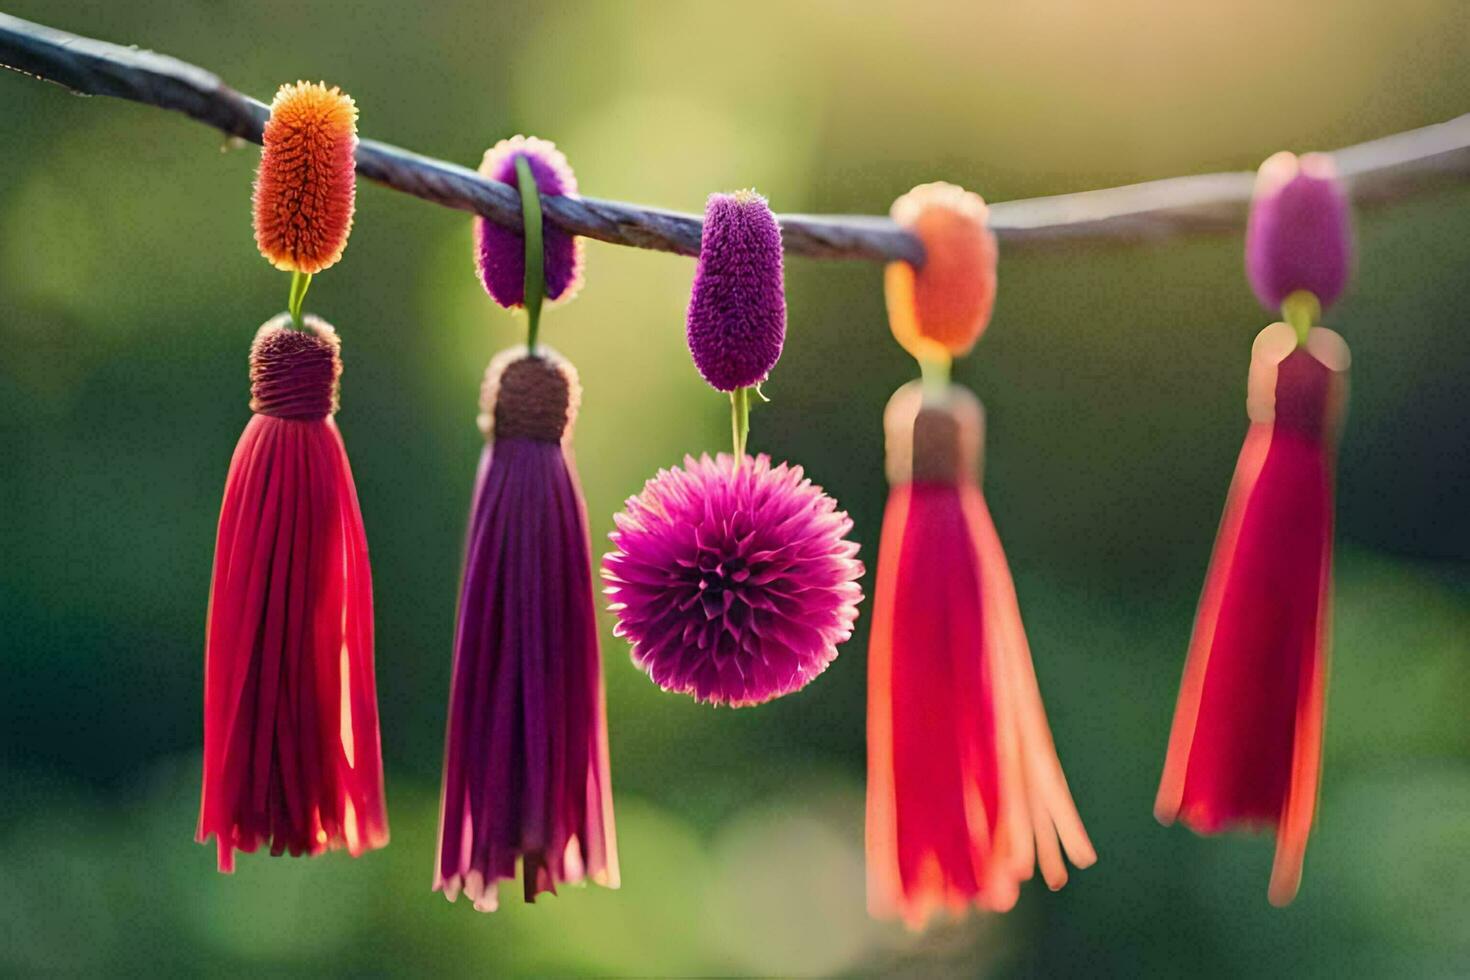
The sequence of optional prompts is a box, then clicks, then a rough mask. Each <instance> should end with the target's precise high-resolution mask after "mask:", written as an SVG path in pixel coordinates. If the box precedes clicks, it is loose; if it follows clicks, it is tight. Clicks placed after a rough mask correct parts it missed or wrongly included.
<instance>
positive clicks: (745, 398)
mask: <svg viewBox="0 0 1470 980" xmlns="http://www.w3.org/2000/svg"><path fill="white" fill-rule="evenodd" d="M730 432H731V434H732V435H733V436H734V437H735V466H736V467H737V468H738V467H739V466H740V464H741V462H742V461H744V459H745V442H746V440H747V439H748V438H749V436H750V389H749V388H736V389H735V390H734V391H732V392H730Z"/></svg>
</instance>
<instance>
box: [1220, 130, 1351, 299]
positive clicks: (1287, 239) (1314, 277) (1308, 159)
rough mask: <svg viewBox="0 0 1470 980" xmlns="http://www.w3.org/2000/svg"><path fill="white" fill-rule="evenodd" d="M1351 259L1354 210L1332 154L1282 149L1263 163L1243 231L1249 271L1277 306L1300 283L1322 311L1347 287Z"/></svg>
mask: <svg viewBox="0 0 1470 980" xmlns="http://www.w3.org/2000/svg"><path fill="white" fill-rule="evenodd" d="M1352 262H1353V227H1352V215H1351V213H1350V210H1349V207H1348V199H1347V193H1346V192H1345V191H1344V190H1343V186H1342V180H1341V179H1340V178H1339V177H1338V176H1337V166H1336V165H1335V164H1334V163H1333V162H1332V158H1331V157H1329V156H1327V155H1325V154H1322V153H1308V154H1306V155H1305V156H1303V157H1300V158H1298V157H1297V156H1295V155H1294V154H1291V153H1287V152H1285V151H1282V152H1281V153H1277V154H1275V155H1273V156H1271V157H1269V158H1267V160H1266V162H1265V163H1263V164H1261V169H1260V170H1259V171H1257V173H1256V189H1255V194H1254V196H1253V198H1252V200H1251V213H1250V221H1249V222H1248V224H1247V226H1246V231H1245V271H1246V275H1247V277H1249V279H1250V283H1251V288H1252V289H1253V290H1255V293H1256V298H1257V299H1259V300H1260V301H1261V305H1262V306H1264V307H1266V309H1268V310H1270V311H1272V312H1273V313H1274V312H1276V311H1278V310H1280V309H1281V303H1282V300H1284V299H1286V297H1287V296H1289V295H1291V294H1292V293H1294V292H1296V291H1298V290H1305V291H1307V292H1309V293H1311V294H1312V295H1314V296H1315V297H1316V298H1317V302H1319V303H1321V304H1322V308H1323V309H1324V310H1325V309H1327V308H1328V307H1329V306H1331V305H1332V304H1333V302H1335V301H1336V300H1337V298H1338V296H1340V295H1341V294H1342V290H1343V287H1344V286H1346V285H1347V280H1348V275H1349V273H1350V272H1351V268H1352Z"/></svg>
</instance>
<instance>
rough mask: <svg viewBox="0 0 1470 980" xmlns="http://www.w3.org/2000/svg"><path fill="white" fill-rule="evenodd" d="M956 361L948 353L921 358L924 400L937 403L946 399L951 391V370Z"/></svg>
mask: <svg viewBox="0 0 1470 980" xmlns="http://www.w3.org/2000/svg"><path fill="white" fill-rule="evenodd" d="M953 363H954V359H953V358H952V357H950V356H949V352H948V351H937V352H935V353H933V354H930V355H928V356H926V357H921V358H919V372H920V374H921V375H922V377H923V385H924V400H925V401H928V402H937V401H942V400H943V399H944V395H945V392H947V391H948V390H949V369H950V366H951V365H952V364H953Z"/></svg>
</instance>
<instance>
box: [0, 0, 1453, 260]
mask: <svg viewBox="0 0 1470 980" xmlns="http://www.w3.org/2000/svg"><path fill="white" fill-rule="evenodd" d="M0 66H4V67H6V68H11V69H13V70H15V71H18V72H22V73H24V74H28V75H31V76H33V77H35V78H39V79H43V80H45V81H51V82H56V83H58V84H60V85H63V86H65V87H66V88H68V89H70V90H71V91H73V92H76V93H79V94H83V95H110V96H113V97H115V98H120V99H130V100H132V101H134V102H141V103H144V104H145V105H152V106H157V107H159V108H161V109H171V110H173V111H175V112H182V113H184V114H185V115H188V116H190V117H191V118H193V119H197V120H199V121H200V122H202V123H205V124H206V125H209V126H213V127H214V128H216V129H219V130H221V131H223V132H225V133H228V134H229V135H231V136H236V137H239V138H241V139H246V140H249V141H251V142H253V143H259V142H260V139H261V127H262V126H263V125H264V123H265V120H266V117H267V116H268V115H269V112H268V110H267V108H266V106H265V105H263V104H262V103H260V102H257V101H256V100H255V99H252V98H250V97H249V96H246V95H242V94H240V93H239V92H236V91H235V90H234V89H232V88H230V87H229V86H227V85H225V84H224V82H222V81H220V79H219V78H218V77H217V76H215V75H213V74H211V73H210V72H207V71H205V70H204V69H202V68H199V67H197V66H195V65H191V64H188V63H187V62H183V61H179V60H178V59H176V58H170V57H168V56H166V55H160V54H154V53H153V52H151V51H142V50H138V49H135V48H128V47H122V46H120V45H116V44H110V43H108V42H106V41H98V40H94V39H92V38H86V37H81V36H79V35H76V34H69V33H67V32H66V31H60V30H56V29H54V28H50V27H45V26H43V25H40V24H33V23H31V22H29V21H25V20H21V19H20V18H18V17H11V16H9V15H7V14H0ZM1332 156H1333V157H1334V158H1335V159H1336V161H1337V165H1338V169H1339V170H1340V171H1341V173H1342V175H1343V177H1344V179H1345V180H1346V181H1347V184H1348V189H1349V193H1350V194H1351V195H1352V197H1353V199H1354V201H1355V202H1356V203H1358V204H1378V203H1383V202H1387V201H1394V200H1398V199H1401V198H1404V197H1408V196H1411V195H1413V194H1417V193H1422V192H1423V191H1425V190H1426V189H1428V188H1430V187H1432V186H1434V185H1435V184H1438V183H1442V182H1445V181H1456V182H1458V181H1463V180H1464V179H1465V178H1466V177H1467V176H1470V114H1467V115H1463V116H1460V117H1458V118H1456V119H1452V120H1450V121H1449V122H1445V123H1440V124H1439V125H1435V126H1426V127H1424V128H1423V129H1415V130H1410V131H1408V132H1404V133H1398V134H1396V135H1393V136H1388V137H1385V138H1384V139H1379V140H1374V141H1372V142H1369V143H1360V144H1358V145H1357V146H1350V147H1347V148H1345V149H1342V150H1338V151H1336V152H1335V153H1333V154H1332ZM357 171H358V173H359V174H361V175H362V176H364V177H366V178H368V179H369V180H373V181H376V182H378V183H380V184H384V185H386V186H388V187H391V188H393V189H394V190H399V191H403V192H405V193H407V194H412V195H414V196H415V197H421V198H423V199H424V200H427V201H433V202H435V203H436V204H442V205H445V206H446V207H452V208H458V209H460V210H462V211H472V212H474V213H476V214H480V215H483V216H485V217H486V218H489V219H490V220H491V221H494V222H496V223H498V224H501V225H504V226H506V227H507V228H512V229H516V230H519V229H520V227H521V204H520V198H519V196H518V195H517V193H516V191H515V190H514V189H513V188H511V187H509V186H507V185H505V184H501V183H498V182H496V181H493V180H489V179H487V178H485V177H482V176H480V175H479V174H478V173H476V172H475V171H473V170H471V169H469V168H468V167H461V166H459V165H458V164H454V163H449V162H447V161H444V160H436V159H434V158H432V157H426V156H420V155H419V154H417V153H413V152H410V151H408V150H403V149H399V148H398V147H396V146H391V145H389V144H387V143H379V142H377V141H376V140H368V139H365V140H362V141H361V143H360V144H359V146H358V150H357ZM1253 181H1254V174H1252V173H1250V172H1248V171H1238V172H1233V173H1216V174H1201V175H1198V176H1193V177H1174V178H1170V179H1168V180H1153V181H1148V182H1146V183H1141V184H1129V185H1127V186H1124V187H1112V188H1108V189H1106V190H1096V191H1085V192H1082V193H1079V194H1062V195H1058V196H1055V197H1041V198H1033V199H1031V200H1024V201H1006V202H1002V203H1000V204H992V205H991V208H990V223H991V227H992V228H993V229H994V230H995V232H996V234H997V235H998V236H999V237H1000V238H1001V239H1002V240H1004V241H1006V242H1007V243H1015V244H1022V245H1031V244H1035V245H1044V244H1047V243H1051V242H1063V241H1086V240H1107V241H1148V240H1157V239H1163V238H1167V237H1170V236H1174V235H1181V234H1187V233H1191V232H1204V231H1229V230H1234V229H1238V228H1240V227H1242V226H1243V225H1244V224H1245V217H1246V213H1247V209H1248V206H1249V203H1250V195H1251V186H1252V183H1253ZM542 207H543V209H544V217H545V220H547V221H549V222H551V223H552V224H554V225H556V226H557V227H559V228H561V229H562V230H564V231H568V232H571V233H573V234H577V235H584V236H586V237H588V238H595V239H598V240H599V241H604V242H611V243H613V244H615V245H630V246H632V247H634V248H648V249H657V250H659V251H664V252H676V253H679V254H681V255H697V254H698V253H699V236H700V229H701V219H700V218H699V216H697V215H692V214H681V213H679V212H675V211H664V210H660V209H658V208H647V207H641V206H639V205H634V204H625V203H622V202H620V201H604V200H599V199H597V198H590V197H582V198H570V197H552V196H548V197H545V198H543V200H542ZM779 219H780V222H781V233H782V240H783V242H784V245H785V248H786V252H787V253H788V254H791V255H805V256H810V257H813V258H825V259H866V260H868V261H875V262H890V261H893V260H895V259H904V260H907V261H910V262H914V263H915V264H918V263H920V262H922V261H923V254H924V253H923V248H922V246H920V244H919V242H918V240H917V239H915V238H914V237H913V236H912V235H910V234H908V233H907V232H905V231H903V230H902V229H900V228H899V227H898V226H897V225H895V224H894V223H893V222H892V221H890V220H888V219H887V218H878V217H868V216H861V215H833V216H816V215H791V214H783V215H780V216H779Z"/></svg>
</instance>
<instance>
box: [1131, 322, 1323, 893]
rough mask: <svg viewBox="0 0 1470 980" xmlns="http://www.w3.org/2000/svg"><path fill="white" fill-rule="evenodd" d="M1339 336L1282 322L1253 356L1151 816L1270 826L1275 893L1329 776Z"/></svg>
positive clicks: (1209, 828)
mask: <svg viewBox="0 0 1470 980" xmlns="http://www.w3.org/2000/svg"><path fill="white" fill-rule="evenodd" d="M1348 362H1349V355H1348V349H1347V345H1346V344H1345V343H1344V342H1343V340H1342V338H1341V337H1339V336H1338V335H1337V334H1335V333H1333V332H1332V331H1330V330H1326V329H1323V328H1320V327H1318V328H1315V329H1313V330H1312V331H1311V332H1310V333H1309V335H1308V337H1307V343H1306V344H1305V345H1304V346H1302V347H1298V346H1297V343H1296V334H1295V332H1294V330H1293V329H1292V327H1290V326H1288V325H1287V324H1285V323H1276V324H1272V325H1271V326H1269V327H1267V328H1266V329H1265V330H1263V331H1261V333H1260V335H1259V336H1258V337H1257V338H1256V342H1255V346H1254V348H1253V351H1252V354H1251V370H1250V384H1249V398H1248V401H1247V409H1248V412H1249V415H1250V419H1251V425H1250V429H1249V430H1248V431H1247V433H1246V437H1245V445H1244V446H1243V447H1242V449H1241V451H1240V459H1239V461H1238V462H1237V463H1236V467H1235V478H1234V480H1233V481H1232V483H1231V485H1230V495H1229V498H1228V499H1227V501H1226V504H1225V516H1224V519H1223V520H1222V521H1221V524H1220V533H1219V537H1218V538H1217V539H1216V542H1215V551H1214V555H1213V557H1212V558H1211V559H1210V569H1209V573H1208V575H1207V576H1206V579H1205V588H1204V594H1203V596H1202V597H1201V599H1200V608H1199V615H1198V617H1197V618H1196V620H1195V628H1194V636H1193V638H1192V639H1191V641H1190V645H1189V656H1188V659H1187V661H1186V664H1185V668H1184V681H1183V683H1182V685H1181V687H1180V692H1179V706H1178V709H1177V711H1176V712H1175V716H1174V727H1173V731H1172V733H1171V734H1170V738H1169V753H1168V758H1167V760H1166V761H1165V763H1164V777H1163V782H1162V784H1161V785H1160V787H1159V794H1158V800H1157V802H1156V804H1155V808H1154V812H1155V815H1156V816H1157V817H1158V818H1159V820H1160V821H1162V822H1163V823H1165V824H1168V823H1172V822H1173V821H1174V820H1175V819H1176V818H1178V819H1180V820H1183V821H1184V823H1185V824H1186V825H1188V826H1189V827H1190V828H1191V829H1193V830H1195V831H1196V832H1198V833H1201V834H1214V833H1219V832H1221V831H1223V830H1227V829H1230V828H1234V827H1247V828H1263V827H1271V828H1274V829H1275V830H1276V835H1277V839H1276V859H1275V863H1274V865H1273V867H1272V872H1271V885H1270V889H1269V892H1268V897H1269V898H1270V900H1271V902H1272V904H1274V905H1285V904H1287V903H1289V902H1290V901H1291V900H1292V898H1294V897H1295V895H1296V892H1297V888H1298V886H1299V884H1300V882H1301V872H1302V862H1303V859H1304V857H1305V854H1306V844H1307V836H1308V834H1309V833H1310V832H1311V827H1312V819H1313V815H1314V812H1315V809H1316V798H1317V784H1318V780H1319V776H1320V772H1321V755H1322V722H1323V710H1324V703H1325V698H1326V685H1327V649H1328V639H1327V637H1328V627H1329V623H1330V616H1329V611H1328V605H1329V599H1330V596H1331V590H1332V589H1331V580H1332V523H1333V485H1334V475H1333V474H1334V470H1335V461H1336V452H1337V449H1336V447H1337V436H1338V432H1339V431H1340V428H1341V425H1342V420H1343V412H1344V408H1345V405H1346V394H1347V369H1348Z"/></svg>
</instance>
